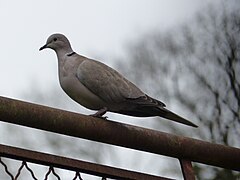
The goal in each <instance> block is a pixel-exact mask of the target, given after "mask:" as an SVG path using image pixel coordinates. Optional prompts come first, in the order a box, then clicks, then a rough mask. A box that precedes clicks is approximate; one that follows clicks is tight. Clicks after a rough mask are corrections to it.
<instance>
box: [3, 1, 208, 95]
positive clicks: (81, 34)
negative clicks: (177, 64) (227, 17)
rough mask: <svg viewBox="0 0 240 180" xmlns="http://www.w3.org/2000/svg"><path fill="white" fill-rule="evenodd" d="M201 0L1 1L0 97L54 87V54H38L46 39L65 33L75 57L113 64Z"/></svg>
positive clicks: (183, 17) (187, 13) (183, 16)
mask: <svg viewBox="0 0 240 180" xmlns="http://www.w3.org/2000/svg"><path fill="white" fill-rule="evenodd" d="M209 2H210V0H208V1H206V0H205V1H204V2H203V1H200V0H195V1H192V0H181V1H178V0H175V1H174V0H171V1H163V0H134V1H133V0H131V1H128V0H121V1H113V0H112V1H110V0H105V1H99V0H90V1H73V0H69V1H62V0H53V1H49V0H48V1H47V0H42V1H31V0H22V1H13V0H8V1H3V0H0V22H1V30H0V31H1V33H0V39H1V43H0V50H1V58H0V82H1V88H0V95H1V96H8V97H13V98H20V97H21V93H22V92H23V91H24V92H26V91H27V90H28V89H29V87H31V86H32V83H34V86H35V85H37V86H39V87H41V88H47V87H49V85H52V86H57V85H58V77H57V60H56V55H55V54H54V52H53V51H50V50H49V51H43V52H39V51H38V49H39V47H40V46H42V45H43V44H44V43H45V42H46V39H47V37H48V36H49V35H50V34H52V33H55V32H61V33H63V34H65V35H66V36H67V37H68V38H69V39H70V42H71V43H72V46H73V48H74V49H75V51H77V52H78V53H80V54H82V55H85V56H88V57H92V58H96V57H103V58H102V59H101V61H103V62H105V63H107V64H108V65H111V66H114V62H112V61H111V57H117V56H119V55H120V54H121V53H124V49H126V44H127V43H128V42H134V40H136V39H137V38H139V37H141V36H143V35H144V34H145V33H147V32H149V31H153V30H166V29H171V27H173V26H174V25H177V24H179V23H182V22H185V21H186V20H187V19H189V18H191V17H192V16H193V15H194V13H195V12H196V11H197V10H199V9H200V8H203V7H204V6H206V5H207V3H209Z"/></svg>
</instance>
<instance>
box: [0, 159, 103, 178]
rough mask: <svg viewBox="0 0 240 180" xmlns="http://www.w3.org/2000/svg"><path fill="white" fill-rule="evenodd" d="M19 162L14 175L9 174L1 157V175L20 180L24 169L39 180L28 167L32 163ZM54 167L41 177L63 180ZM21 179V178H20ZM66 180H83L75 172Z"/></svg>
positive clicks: (12, 173) (6, 165) (77, 172)
mask: <svg viewBox="0 0 240 180" xmlns="http://www.w3.org/2000/svg"><path fill="white" fill-rule="evenodd" d="M4 159H9V158H5V157H4ZM19 162H21V165H20V166H19V168H17V173H16V174H15V175H14V172H10V170H9V167H8V166H9V165H8V164H7V163H6V162H5V161H4V160H3V158H2V157H0V164H1V165H2V167H3V170H2V171H1V170H0V172H1V173H5V175H7V177H9V178H10V179H11V180H18V179H20V176H21V174H22V172H23V170H24V169H25V170H26V171H27V172H29V175H30V177H31V179H32V180H39V179H41V178H39V177H37V176H36V175H35V174H34V170H33V169H32V167H31V166H30V165H29V164H32V163H28V162H26V161H19ZM55 169H56V168H55V167H53V166H49V167H48V171H47V172H45V174H43V175H42V176H44V180H50V175H52V176H54V177H55V179H57V180H62V179H63V178H61V175H60V174H58V173H57V172H56V171H55ZM57 169H58V168H57ZM22 178H23V177H22ZM100 178H102V180H107V178H106V177H100ZM68 179H72V180H84V179H83V178H82V176H81V173H80V172H79V171H76V172H75V175H74V176H73V177H68Z"/></svg>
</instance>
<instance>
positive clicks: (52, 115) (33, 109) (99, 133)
mask: <svg viewBox="0 0 240 180" xmlns="http://www.w3.org/2000/svg"><path fill="white" fill-rule="evenodd" d="M0 120H1V121H4V122H8V123H13V124H18V125H23V126H27V127H32V128H37V129H41V130H46V131H50V132H55V133H60V134H65V135H69V136H74V137H79V138H84V139H89V140H93V141H98V142H102V143H108V144H112V145H117V146H122V147H127V148H131V149H136V150H141V151H146V152H150V153H155V154H161V155H165V156H170V157H175V158H178V159H179V160H180V164H181V167H182V172H183V174H184V177H185V179H194V175H193V171H192V166H191V162H192V161H193V162H198V163H204V164H207V165H213V166H217V167H222V168H227V169H232V170H237V171H240V165H239V164H240V149H238V148H233V147H227V146H223V145H220V144H213V143H209V142H204V141H200V140H196V139H192V138H187V137H182V136H176V135H172V134H168V133H163V132H159V131H154V130H150V129H145V128H140V127H136V126H132V125H127V124H122V123H118V122H113V121H110V120H102V119H98V118H94V117H90V116H86V115H81V114H77V113H72V112H68V111H63V110H59V109H55V108H49V107H46V106H41V105H36V104H31V103H27V102H22V101H18V100H12V99H9V98H4V97H0ZM100 127H101V128H100ZM92 132H94V133H92Z"/></svg>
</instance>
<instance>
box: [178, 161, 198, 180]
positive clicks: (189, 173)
mask: <svg viewBox="0 0 240 180" xmlns="http://www.w3.org/2000/svg"><path fill="white" fill-rule="evenodd" d="M179 161H180V164H181V169H182V173H183V177H184V180H195V175H194V171H193V167H192V163H191V161H188V160H186V159H179Z"/></svg>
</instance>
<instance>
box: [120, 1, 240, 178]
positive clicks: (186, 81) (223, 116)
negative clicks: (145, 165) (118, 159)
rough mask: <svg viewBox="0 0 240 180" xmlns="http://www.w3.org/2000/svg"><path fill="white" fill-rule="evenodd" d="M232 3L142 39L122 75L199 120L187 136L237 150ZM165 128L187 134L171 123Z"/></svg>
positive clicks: (238, 41)
mask: <svg viewBox="0 0 240 180" xmlns="http://www.w3.org/2000/svg"><path fill="white" fill-rule="evenodd" d="M231 2H234V3H232V4H234V6H232V4H231V3H229V4H224V3H223V4H222V7H221V8H220V7H219V6H217V7H210V8H208V9H207V11H206V12H205V11H202V12H201V13H199V14H198V15H197V16H196V17H195V18H194V19H193V20H192V21H191V23H189V24H186V25H184V26H182V27H180V28H177V29H176V30H175V31H171V32H167V33H162V32H161V33H159V32H155V33H153V34H149V35H146V37H144V38H142V39H141V40H140V41H139V42H137V43H136V44H132V45H131V46H130V51H129V52H128V57H127V59H130V60H131V61H130V62H129V66H128V68H129V69H128V70H126V67H125V68H124V69H125V71H127V73H128V74H129V73H130V74H131V77H132V79H134V81H135V82H137V83H138V84H141V85H142V87H143V89H145V90H146V91H148V92H151V93H152V94H154V95H155V96H157V97H159V98H158V99H160V100H163V101H165V102H167V104H170V105H173V104H175V105H176V106H174V107H178V112H181V113H180V114H181V115H182V114H183V112H185V113H186V114H188V117H189V119H194V120H195V119H196V120H198V123H197V124H198V125H199V128H198V130H194V131H188V135H190V134H191V136H196V137H199V138H201V139H204V140H208V141H211V142H213V143H220V144H224V145H227V146H235V147H240V141H239V139H240V123H239V122H240V14H239V11H240V4H239V3H237V2H235V1H231ZM124 63H126V62H124ZM119 66H120V67H122V66H123V64H119ZM157 85H159V87H158V86H157ZM160 95H161V96H160ZM170 107H171V106H170ZM195 122H196V121H195ZM159 123H161V127H163V124H164V123H163V122H162V121H161V122H159ZM166 127H167V128H168V129H169V130H171V131H172V132H177V133H179V134H184V135H186V134H187V133H186V132H184V133H183V130H185V129H181V128H179V126H178V127H176V126H175V125H173V123H171V126H169V124H168V125H165V126H164V128H166ZM195 169H196V172H197V177H198V178H199V179H206V178H210V179H236V178H237V177H239V174H237V173H236V172H233V171H230V170H223V169H220V168H209V167H208V168H205V166H200V165H198V164H196V165H195Z"/></svg>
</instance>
